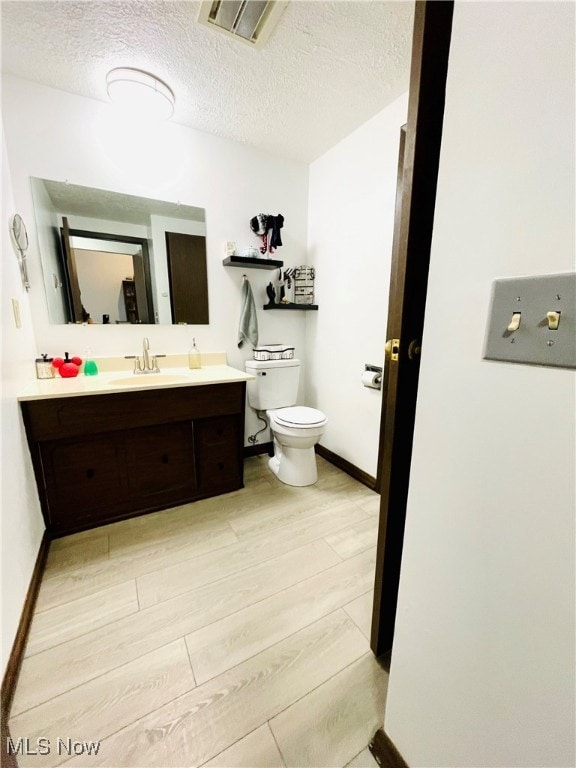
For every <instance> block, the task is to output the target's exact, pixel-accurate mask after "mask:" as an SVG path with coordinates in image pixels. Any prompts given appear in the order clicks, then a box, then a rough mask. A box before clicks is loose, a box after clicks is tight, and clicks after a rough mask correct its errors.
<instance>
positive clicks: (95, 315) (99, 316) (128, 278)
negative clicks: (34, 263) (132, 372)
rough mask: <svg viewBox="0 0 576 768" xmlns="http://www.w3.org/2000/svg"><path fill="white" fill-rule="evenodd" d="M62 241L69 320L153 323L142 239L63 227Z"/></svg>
mask: <svg viewBox="0 0 576 768" xmlns="http://www.w3.org/2000/svg"><path fill="white" fill-rule="evenodd" d="M63 221H66V218H65V217H64V218H63ZM66 223H67V222H66ZM62 241H63V245H64V248H63V253H64V272H65V275H66V282H67V284H68V285H67V288H68V290H67V293H68V296H69V299H70V301H69V317H70V321H71V322H88V323H91V322H94V323H110V324H118V323H150V322H153V320H152V319H151V318H152V317H153V316H154V310H153V302H152V292H151V288H150V266H149V259H148V246H147V242H146V240H143V239H141V238H135V237H123V236H121V235H112V234H108V233H102V232H87V231H84V230H76V229H69V228H68V227H63V228H62Z"/></svg>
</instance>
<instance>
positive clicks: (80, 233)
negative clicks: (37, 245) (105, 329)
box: [60, 218, 154, 324]
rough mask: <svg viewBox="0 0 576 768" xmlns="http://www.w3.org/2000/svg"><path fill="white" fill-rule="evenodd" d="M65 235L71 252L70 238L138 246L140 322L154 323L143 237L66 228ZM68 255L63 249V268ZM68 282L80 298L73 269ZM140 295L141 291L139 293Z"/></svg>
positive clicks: (148, 254)
mask: <svg viewBox="0 0 576 768" xmlns="http://www.w3.org/2000/svg"><path fill="white" fill-rule="evenodd" d="M63 221H65V222H66V225H67V224H68V221H67V219H66V218H63ZM64 230H65V227H62V228H61V230H60V232H61V234H62V237H64ZM67 235H68V246H67V247H68V248H70V250H73V249H72V248H71V246H70V242H69V238H70V237H85V238H88V239H90V240H105V241H107V242H115V243H128V244H130V245H139V246H140V249H141V251H142V257H141V261H142V268H143V273H144V285H143V286H142V288H143V289H144V294H145V306H144V307H142V308H141V309H143V310H145V311H144V312H143V313H142V314H143V316H144V318H145V319H144V320H141V321H140V322H143V323H152V324H153V323H154V300H153V295H152V275H151V271H150V251H149V249H148V240H146V238H143V237H132V236H131V235H115V234H113V233H112V232H92V231H90V230H87V229H70V227H68V229H67ZM68 258H69V257H68V253H67V252H66V248H65V266H66V262H67V261H68ZM134 258H136V257H135V256H132V260H133V261H134ZM66 277H67V279H68V281H69V290H77V291H78V295H79V296H80V286H79V283H78V274H77V271H76V269H75V271H74V275H73V276H72V275H69V274H67V275H66ZM139 293H140V295H141V291H139ZM74 314H76V310H74ZM74 321H75V322H81V317H80V318H77V317H74Z"/></svg>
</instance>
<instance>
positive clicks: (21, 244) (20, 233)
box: [10, 213, 30, 291]
mask: <svg viewBox="0 0 576 768" xmlns="http://www.w3.org/2000/svg"><path fill="white" fill-rule="evenodd" d="M10 234H11V235H12V242H13V243H14V245H15V246H16V249H17V251H18V253H17V254H16V258H17V259H18V266H19V267H20V275H21V277H22V285H23V286H24V288H25V289H26V290H27V291H29V290H30V281H29V280H28V266H27V264H26V251H27V250H28V233H27V232H26V225H25V224H24V219H23V218H22V216H20V214H19V213H15V214H14V216H12V221H11V222H10Z"/></svg>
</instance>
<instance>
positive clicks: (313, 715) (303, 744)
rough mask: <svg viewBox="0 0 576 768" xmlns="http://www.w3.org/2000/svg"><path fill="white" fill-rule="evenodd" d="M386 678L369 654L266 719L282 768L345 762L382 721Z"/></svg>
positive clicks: (355, 752)
mask: <svg viewBox="0 0 576 768" xmlns="http://www.w3.org/2000/svg"><path fill="white" fill-rule="evenodd" d="M387 683H388V675H387V674H386V672H384V670H383V669H381V667H379V666H378V663H377V662H376V660H375V659H374V657H373V656H372V654H371V653H367V654H365V655H364V656H363V657H362V658H361V659H360V660H359V661H357V662H355V663H354V664H351V665H350V666H349V667H347V668H346V669H344V670H343V671H342V672H339V673H338V674H337V675H335V676H334V677H333V678H331V679H330V680H328V681H327V682H326V683H324V684H323V685H321V686H319V687H318V688H316V689H315V690H313V691H312V692H311V693H309V694H307V695H306V696H304V698H302V699H300V700H299V701H297V702H296V703H295V704H293V705H292V706H291V707H288V708H287V709H286V710H285V711H284V712H282V713H281V714H279V715H278V716H277V717H275V718H273V719H272V720H271V721H270V728H271V729H272V733H273V734H274V738H275V739H276V742H277V744H278V746H279V747H280V751H281V752H282V756H283V758H284V762H285V763H286V765H287V766H288V768H301V766H315V768H322V766H327V768H333V766H342V765H345V764H346V763H347V762H349V761H350V760H351V759H352V758H353V757H354V756H355V755H357V754H358V752H359V751H361V750H362V748H363V747H364V746H366V744H367V743H368V742H369V741H370V739H371V738H372V736H373V734H374V732H375V731H376V730H377V729H378V727H380V726H381V725H382V723H383V720H384V702H385V699H386V688H387Z"/></svg>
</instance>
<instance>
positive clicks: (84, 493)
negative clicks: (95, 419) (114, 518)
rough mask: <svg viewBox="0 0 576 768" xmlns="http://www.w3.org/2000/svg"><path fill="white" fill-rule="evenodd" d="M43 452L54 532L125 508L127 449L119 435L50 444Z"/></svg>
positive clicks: (46, 444) (77, 525)
mask: <svg viewBox="0 0 576 768" xmlns="http://www.w3.org/2000/svg"><path fill="white" fill-rule="evenodd" d="M40 453H41V458H42V469H43V474H44V483H45V486H46V497H47V507H48V515H49V518H50V524H51V528H52V529H53V530H57V531H60V530H68V529H70V528H77V527H80V526H81V525H82V524H83V523H85V522H87V521H92V520H98V521H99V520H101V519H102V518H104V519H105V518H107V517H110V516H111V515H113V513H114V512H116V511H118V510H122V509H123V508H124V506H125V504H126V498H127V494H126V479H125V476H124V473H123V470H122V467H123V463H124V460H123V449H122V445H121V443H119V442H118V439H117V436H116V435H114V434H109V435H98V436H94V437H91V438H88V439H86V438H85V439H80V440H58V441H49V442H46V443H43V444H42V445H41V449H40Z"/></svg>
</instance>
